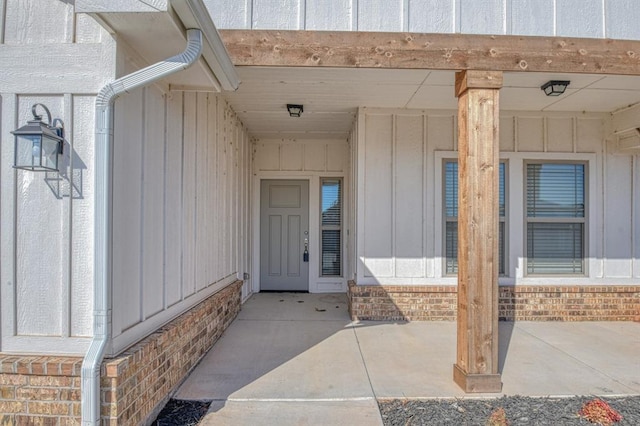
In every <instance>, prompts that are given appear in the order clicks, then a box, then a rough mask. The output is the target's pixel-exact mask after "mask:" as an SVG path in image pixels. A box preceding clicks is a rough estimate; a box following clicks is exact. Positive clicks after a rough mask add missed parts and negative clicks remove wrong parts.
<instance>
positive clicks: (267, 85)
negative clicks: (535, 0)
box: [225, 66, 640, 139]
mask: <svg viewBox="0 0 640 426" xmlns="http://www.w3.org/2000/svg"><path fill="white" fill-rule="evenodd" d="M236 69H237V70H238V74H239V75H240V79H241V81H242V83H241V85H240V88H239V89H238V90H237V91H236V92H227V93H225V96H226V98H227V99H228V101H229V103H230V104H231V106H232V107H233V109H234V110H235V111H236V112H237V113H238V115H239V117H240V119H241V120H242V121H243V123H244V124H245V125H246V126H247V128H248V129H249V132H250V134H251V135H252V136H254V137H256V138H297V139H302V138H346V137H347V136H348V134H349V131H350V130H351V127H352V124H353V121H354V118H355V114H356V112H357V108H358V107H359V106H363V107H381V108H411V109H455V108H456V107H457V100H456V98H455V96H454V80H455V78H454V74H455V72H454V71H443V70H434V71H430V70H420V69H375V68H329V67H326V68H322V67H317V68H312V67H256V66H241V67H236ZM548 80H570V81H571V84H570V85H569V88H568V89H567V91H566V92H565V94H563V95H562V96H559V97H549V96H545V94H544V93H543V92H542V90H540V86H541V85H542V84H544V83H545V82H547V81H548ZM287 103H297V104H303V105H304V113H303V114H302V117H300V118H291V117H289V115H288V113H287V110H286V104H287ZM636 103H640V76H625V75H603V74H598V75H595V74H562V73H531V72H526V73H524V72H515V73H510V72H506V73H505V74H504V85H503V88H502V89H501V90H500V108H501V109H502V110H512V111H534V112H536V111H550V112H554V111H585V112H613V111H616V110H618V109H621V108H625V107H627V106H629V105H632V104H636Z"/></svg>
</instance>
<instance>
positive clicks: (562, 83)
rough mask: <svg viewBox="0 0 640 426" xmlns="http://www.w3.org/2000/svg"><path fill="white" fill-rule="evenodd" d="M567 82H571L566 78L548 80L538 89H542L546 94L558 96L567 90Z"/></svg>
mask: <svg viewBox="0 0 640 426" xmlns="http://www.w3.org/2000/svg"><path fill="white" fill-rule="evenodd" d="M569 83H571V82H570V81H567V80H549V81H547V82H546V83H545V84H543V85H542V86H541V87H540V89H542V90H543V91H544V94H545V95H547V96H560V95H562V94H563V93H564V91H565V90H567V86H568V85H569Z"/></svg>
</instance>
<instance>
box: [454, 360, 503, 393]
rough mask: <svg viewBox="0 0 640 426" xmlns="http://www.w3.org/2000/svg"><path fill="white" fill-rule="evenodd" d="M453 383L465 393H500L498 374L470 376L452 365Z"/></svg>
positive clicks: (500, 380) (500, 384)
mask: <svg viewBox="0 0 640 426" xmlns="http://www.w3.org/2000/svg"><path fill="white" fill-rule="evenodd" d="M453 381H454V382H456V384H457V385H458V386H460V387H461V388H462V390H463V391H465V392H467V393H500V392H501V391H502V379H501V376H500V374H470V373H467V372H465V371H463V370H462V369H461V368H460V367H458V365H457V364H453Z"/></svg>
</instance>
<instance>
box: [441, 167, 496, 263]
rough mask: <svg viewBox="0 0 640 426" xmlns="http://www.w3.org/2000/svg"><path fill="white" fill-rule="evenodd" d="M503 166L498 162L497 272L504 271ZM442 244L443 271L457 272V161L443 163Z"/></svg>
mask: <svg viewBox="0 0 640 426" xmlns="http://www.w3.org/2000/svg"><path fill="white" fill-rule="evenodd" d="M505 167H506V164H505V163H503V162H501V163H500V169H499V170H500V175H499V180H500V184H499V222H498V233H499V235H498V239H499V242H498V272H499V273H500V275H504V273H505V214H506V196H505V194H506V192H505ZM444 210H445V213H444V216H445V226H444V245H445V248H444V250H445V273H446V274H447V275H454V274H457V273H458V162H457V161H453V160H446V161H445V163H444Z"/></svg>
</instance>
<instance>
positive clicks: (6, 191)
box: [0, 0, 116, 353]
mask: <svg viewBox="0 0 640 426" xmlns="http://www.w3.org/2000/svg"><path fill="white" fill-rule="evenodd" d="M0 11H2V12H3V13H1V14H0V62H1V63H2V67H3V72H2V73H1V74H0V91H1V93H0V101H1V106H0V111H1V114H0V135H1V137H2V144H1V145H0V149H1V152H2V155H1V161H0V182H2V185H1V186H0V259H1V261H0V283H1V285H0V299H1V305H0V311H1V317H2V329H1V336H2V339H1V343H0V350H2V351H16V352H26V353H29V352H39V353H83V352H84V351H85V349H86V347H87V346H88V336H90V335H91V334H92V328H91V326H92V310H93V290H92V287H93V257H92V253H93V180H94V177H93V174H92V169H93V134H94V107H93V105H94V99H95V94H96V93H97V92H98V90H99V89H100V88H101V87H102V86H103V85H104V84H105V83H107V82H108V81H110V80H113V79H114V76H115V57H116V54H115V43H114V42H113V40H112V39H111V37H110V36H109V35H108V34H107V32H106V31H104V30H103V29H102V28H101V27H100V26H99V25H98V24H97V23H96V22H95V21H94V20H93V19H91V18H89V17H88V16H86V15H82V14H81V15H75V14H74V10H73V4H72V2H62V1H56V0H37V1H36V0H32V1H24V0H0ZM35 103H43V104H45V105H46V106H47V107H48V108H49V110H50V111H51V115H52V118H60V119H62V120H63V122H64V126H65V145H64V155H63V157H62V158H61V170H62V172H61V173H60V175H58V174H54V173H34V172H26V171H16V170H15V169H13V168H12V167H11V166H12V165H13V148H14V147H13V140H14V137H13V135H12V134H11V133H10V132H11V131H12V130H15V129H17V128H18V127H20V126H22V125H24V124H26V121H27V120H29V119H32V115H31V106H32V105H33V104H35Z"/></svg>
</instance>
